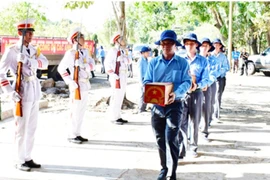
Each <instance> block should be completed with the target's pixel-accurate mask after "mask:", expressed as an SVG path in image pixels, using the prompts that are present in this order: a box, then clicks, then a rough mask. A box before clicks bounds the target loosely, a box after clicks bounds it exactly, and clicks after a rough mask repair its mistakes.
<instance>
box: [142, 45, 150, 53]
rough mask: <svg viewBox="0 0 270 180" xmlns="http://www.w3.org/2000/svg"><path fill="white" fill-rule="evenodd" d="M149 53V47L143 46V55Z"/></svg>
mask: <svg viewBox="0 0 270 180" xmlns="http://www.w3.org/2000/svg"><path fill="white" fill-rule="evenodd" d="M148 51H151V48H150V47H147V46H143V47H142V49H141V50H140V52H141V53H143V52H148Z"/></svg>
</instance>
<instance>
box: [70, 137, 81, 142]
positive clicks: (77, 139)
mask: <svg viewBox="0 0 270 180" xmlns="http://www.w3.org/2000/svg"><path fill="white" fill-rule="evenodd" d="M68 140H69V142H72V143H75V144H81V143H82V141H81V140H80V139H79V138H78V137H75V138H69V139H68Z"/></svg>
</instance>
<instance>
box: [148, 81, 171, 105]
mask: <svg viewBox="0 0 270 180" xmlns="http://www.w3.org/2000/svg"><path fill="white" fill-rule="evenodd" d="M172 91H173V83H170V82H154V83H148V84H146V85H145V91H144V102H145V103H152V104H157V105H160V106H165V105H167V104H168V100H169V94H170V93H171V92H172Z"/></svg>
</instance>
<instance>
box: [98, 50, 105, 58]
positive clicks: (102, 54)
mask: <svg viewBox="0 0 270 180" xmlns="http://www.w3.org/2000/svg"><path fill="white" fill-rule="evenodd" d="M99 57H101V58H103V57H105V51H104V50H103V49H100V50H99Z"/></svg>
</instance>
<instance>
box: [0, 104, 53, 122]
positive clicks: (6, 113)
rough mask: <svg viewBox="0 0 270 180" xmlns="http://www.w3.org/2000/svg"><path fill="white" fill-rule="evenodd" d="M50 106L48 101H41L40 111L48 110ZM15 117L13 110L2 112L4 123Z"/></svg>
mask: <svg viewBox="0 0 270 180" xmlns="http://www.w3.org/2000/svg"><path fill="white" fill-rule="evenodd" d="M48 104H49V101H48V100H40V101H39V109H42V108H47V107H48ZM12 116H13V109H7V110H4V111H2V112H1V117H2V119H1V120H2V121H3V120H5V119H7V118H10V117H12Z"/></svg>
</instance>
